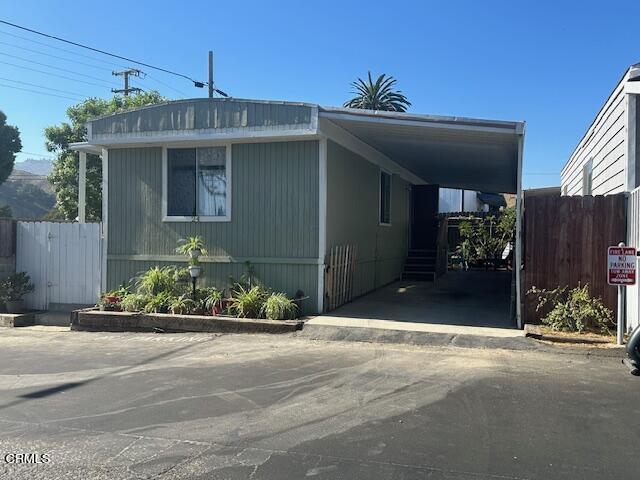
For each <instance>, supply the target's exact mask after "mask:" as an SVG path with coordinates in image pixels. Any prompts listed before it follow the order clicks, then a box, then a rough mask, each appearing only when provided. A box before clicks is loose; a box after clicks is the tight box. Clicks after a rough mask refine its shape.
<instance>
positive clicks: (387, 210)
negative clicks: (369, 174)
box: [380, 171, 391, 225]
mask: <svg viewBox="0 0 640 480" xmlns="http://www.w3.org/2000/svg"><path fill="white" fill-rule="evenodd" d="M380 225H391V174H390V173H387V172H383V171H380Z"/></svg>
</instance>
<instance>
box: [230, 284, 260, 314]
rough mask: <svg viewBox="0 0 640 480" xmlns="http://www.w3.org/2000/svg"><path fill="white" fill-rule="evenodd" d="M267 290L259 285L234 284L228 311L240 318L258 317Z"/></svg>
mask: <svg viewBox="0 0 640 480" xmlns="http://www.w3.org/2000/svg"><path fill="white" fill-rule="evenodd" d="M266 299H267V291H266V290H265V289H264V287H262V286H260V285H255V286H253V287H251V288H245V287H244V286H242V285H240V284H236V286H235V288H234V290H233V296H232V297H231V299H230V301H231V304H230V305H229V311H230V312H231V314H232V315H235V316H236V317H240V318H260V314H261V313H262V308H263V306H264V302H265V300H266Z"/></svg>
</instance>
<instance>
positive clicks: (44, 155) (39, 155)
mask: <svg viewBox="0 0 640 480" xmlns="http://www.w3.org/2000/svg"><path fill="white" fill-rule="evenodd" d="M20 154H23V155H37V156H38V157H43V158H44V157H48V158H55V156H53V155H49V154H48V153H34V152H25V151H24V150H20V151H19V152H18V153H16V155H20Z"/></svg>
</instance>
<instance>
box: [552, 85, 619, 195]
mask: <svg viewBox="0 0 640 480" xmlns="http://www.w3.org/2000/svg"><path fill="white" fill-rule="evenodd" d="M624 84H625V82H624V81H623V82H621V83H620V84H618V86H616V88H615V90H614V91H613V93H612V94H611V96H610V97H609V99H608V100H607V102H606V103H605V105H604V106H603V107H602V109H601V111H600V112H599V113H598V115H597V116H596V119H595V120H594V122H593V124H592V125H591V126H590V127H589V130H588V131H587V133H586V134H585V136H584V138H583V139H582V140H581V141H580V143H579V145H578V147H577V148H576V149H575V151H574V152H573V154H572V155H571V158H570V159H569V161H568V162H567V165H566V166H565V167H564V168H563V170H562V173H561V185H562V192H563V194H564V195H582V194H583V169H584V166H585V165H586V164H587V162H588V161H589V160H590V159H591V160H592V162H593V177H592V178H593V180H592V182H593V183H592V185H593V187H592V193H593V195H609V194H614V193H620V192H624V191H625V189H626V187H627V169H626V166H627V150H626V149H627V145H626V131H625V127H626V123H627V121H626V116H627V111H626V108H627V107H626V99H625V95H626V93H625V89H624Z"/></svg>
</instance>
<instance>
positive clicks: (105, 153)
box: [100, 148, 109, 292]
mask: <svg viewBox="0 0 640 480" xmlns="http://www.w3.org/2000/svg"><path fill="white" fill-rule="evenodd" d="M108 253H109V150H107V149H106V148H103V149H102V258H101V260H102V261H101V270H102V271H101V273H100V275H101V276H100V289H101V291H103V292H105V291H106V290H107V255H108Z"/></svg>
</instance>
